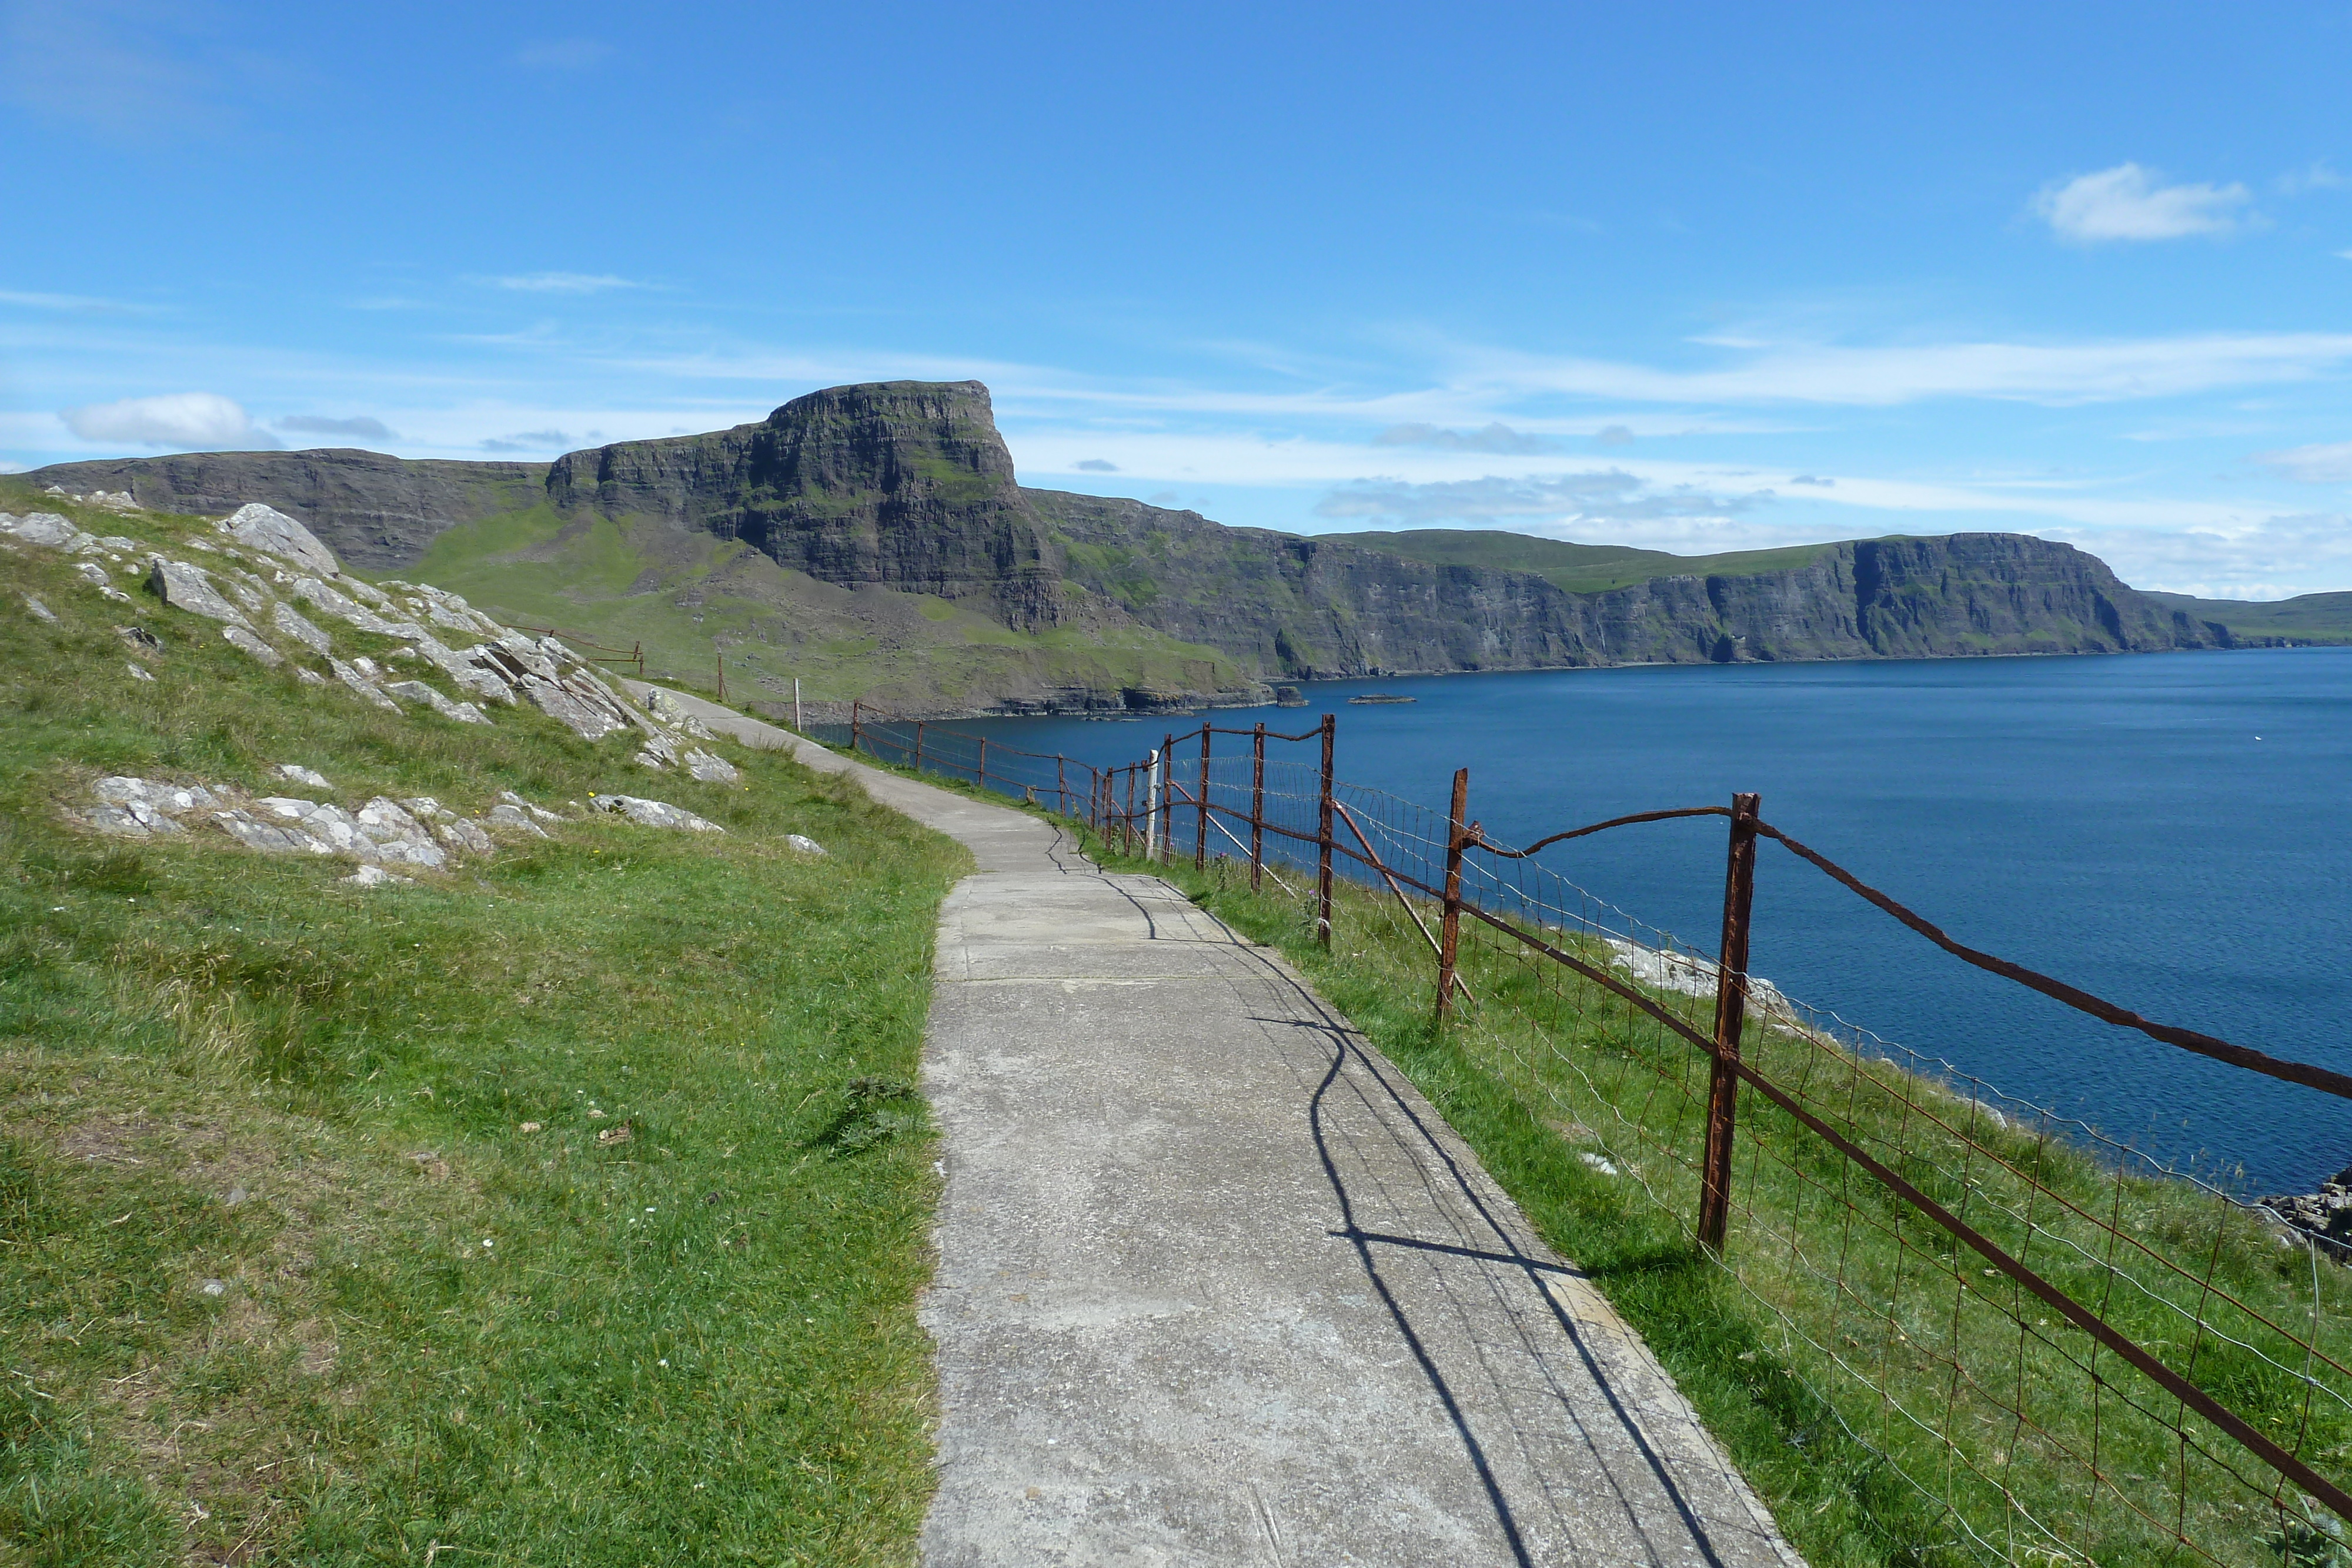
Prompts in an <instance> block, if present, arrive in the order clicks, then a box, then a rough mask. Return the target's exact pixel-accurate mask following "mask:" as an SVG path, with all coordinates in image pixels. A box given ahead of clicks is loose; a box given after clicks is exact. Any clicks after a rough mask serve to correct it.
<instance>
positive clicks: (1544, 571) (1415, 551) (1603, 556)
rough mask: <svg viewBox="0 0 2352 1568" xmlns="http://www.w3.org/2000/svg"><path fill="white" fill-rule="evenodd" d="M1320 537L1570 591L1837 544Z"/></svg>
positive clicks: (1758, 564)
mask: <svg viewBox="0 0 2352 1568" xmlns="http://www.w3.org/2000/svg"><path fill="white" fill-rule="evenodd" d="M1315 537H1316V538H1320V539H1325V540H1328V541H1329V542H1331V543H1333V544H1347V545H1354V546H1355V547H1356V548H1357V549H1370V550H1381V551H1384V552H1385V553H1387V554H1389V555H1401V556H1404V557H1406V558H1408V559H1412V560H1425V561H1433V562H1435V563H1436V564H1438V565H1440V566H1476V567H1485V568H1486V569H1488V570H1495V571H1531V572H1534V573H1535V574H1536V575H1537V576H1538V577H1542V578H1545V579H1547V580H1549V581H1550V582H1551V584H1552V586H1553V587H1555V588H1559V589H1562V590H1564V591H1567V592H1570V593H1605V592H1607V591H1609V590H1611V589H1614V588H1630V587H1632V586H1633V584H1634V583H1637V582H1647V581H1649V580H1651V579H1653V578H1658V577H1753V576H1756V575H1757V574H1759V573H1760V572H1768V571H1794V570H1797V569H1798V568H1800V567H1806V566H1811V564H1812V563H1813V562H1814V561H1815V560H1817V559H1820V557H1821V554H1822V551H1823V550H1826V549H1831V548H1832V546H1831V545H1830V544H1827V543H1823V544H1817V545H1790V546H1786V547H1784V548H1782V549H1755V550H1732V551H1730V552H1728V553H1727V554H1723V555H1670V554H1668V553H1667V552H1666V551H1664V550H1654V549H1634V548H1633V546H1631V545H1580V544H1571V543H1570V542H1568V541H1567V540H1565V539H1546V538H1536V537H1534V536H1533V535H1530V534H1515V533H1509V532H1507V531H1505V530H1503V529H1500V528H1401V529H1398V530H1396V531H1394V532H1383V531H1377V530H1376V531H1373V532H1370V533H1359V534H1318V535H1317V536H1315Z"/></svg>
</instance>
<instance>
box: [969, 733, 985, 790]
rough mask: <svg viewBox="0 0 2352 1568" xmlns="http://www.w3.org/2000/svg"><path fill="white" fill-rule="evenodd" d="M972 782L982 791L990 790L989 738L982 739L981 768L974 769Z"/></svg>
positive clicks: (983, 737)
mask: <svg viewBox="0 0 2352 1568" xmlns="http://www.w3.org/2000/svg"><path fill="white" fill-rule="evenodd" d="M972 781H973V782H974V783H976V784H978V785H979V786H980V787H981V788H982V789H987V788H988V737H986V736H984V735H983V736H982V737H980V766H979V767H978V768H974V769H972Z"/></svg>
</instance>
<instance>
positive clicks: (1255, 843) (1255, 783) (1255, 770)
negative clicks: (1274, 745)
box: [1250, 724, 1265, 893]
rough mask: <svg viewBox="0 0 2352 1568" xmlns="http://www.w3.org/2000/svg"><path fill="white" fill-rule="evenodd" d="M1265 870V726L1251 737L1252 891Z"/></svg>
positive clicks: (1259, 727) (1256, 886) (1259, 728)
mask: <svg viewBox="0 0 2352 1568" xmlns="http://www.w3.org/2000/svg"><path fill="white" fill-rule="evenodd" d="M1264 874H1265V725H1263V724H1260V725H1259V726H1258V727H1257V733H1256V734H1255V735H1254V736H1252V737H1250V891H1251V892H1252V893H1255V892H1256V891H1257V890H1258V879H1259V877H1261V876H1262V875H1264Z"/></svg>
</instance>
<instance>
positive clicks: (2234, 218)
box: [2033, 163, 2253, 245]
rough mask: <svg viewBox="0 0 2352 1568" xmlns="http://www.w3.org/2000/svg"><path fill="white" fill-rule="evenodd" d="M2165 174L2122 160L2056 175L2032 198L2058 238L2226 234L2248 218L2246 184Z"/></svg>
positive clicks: (2091, 240)
mask: <svg viewBox="0 0 2352 1568" xmlns="http://www.w3.org/2000/svg"><path fill="white" fill-rule="evenodd" d="M2161 178H2162V176H2160V175H2159V174H2158V173H2157V172H2156V171H2155V170H2153V169H2144V168H2142V167H2141V166H2140V165H2138V164H2137V163H2118V164H2116V166H2115V167H2114V168H2112V169H2102V170H2100V171H2099V172H2096V173H2095V174H2077V175H2075V176H2074V178H2073V179H2071V180H2064V181H2053V182H2052V183H2050V184H2047V185H2044V186H2043V187H2042V190H2041V192H2040V193H2039V194H2037V195H2036V196H2035V197H2034V198H2033V210H2034V212H2035V213H2037V214H2040V215H2041V217H2042V221H2043V222H2045V223H2047V224H2048V225H2050V227H2051V230H2052V231H2053V233H2055V234H2056V235H2058V237H2059V238H2061V239H2063V240H2069V241H2072V242H2074V244H2076V245H2096V244H2099V243H2101V242H2103V241H2106V240H2158V239H2185V238H2187V237H2189V235H2223V234H2229V233H2231V231H2233V230H2235V229H2236V228H2238V227H2239V226H2240V225H2242V223H2244V222H2245V221H2246V220H2245V218H2244V217H2243V216H2242V213H2243V211H2244V209H2245V208H2246V206H2247V205H2248V204H2250V203H2251V202H2252V200H2253V193H2252V192H2251V191H2249V190H2247V189H2246V188H2245V186H2243V185H2241V184H2235V183H2232V184H2228V185H2187V184H2183V185H2165V184H2159V183H2158V180H2160V179H2161Z"/></svg>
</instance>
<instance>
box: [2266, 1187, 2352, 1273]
mask: <svg viewBox="0 0 2352 1568" xmlns="http://www.w3.org/2000/svg"><path fill="white" fill-rule="evenodd" d="M2254 1201H2255V1202H2256V1203H2259V1204H2260V1205H2262V1207H2264V1208H2267V1209H2269V1210H2270V1211H2271V1212H2272V1213H2273V1214H2275V1215H2277V1216H2278V1217H2279V1218H2281V1219H2284V1220H2285V1221H2286V1222H2287V1223H2288V1224H2289V1225H2291V1226H2293V1227H2294V1228H2295V1229H2296V1230H2297V1231H2299V1232H2300V1233H2302V1235H2303V1236H2304V1237H2305V1239H2308V1240H2310V1241H2311V1242H2313V1243H2314V1244H2315V1245H2316V1246H2317V1247H2318V1248H2319V1249H2320V1250H2321V1251H2323V1252H2325V1253H2326V1254H2327V1255H2328V1256H2329V1257H2331V1258H2333V1259H2335V1260H2336V1261H2337V1262H2339V1263H2341V1262H2347V1261H2352V1166H2347V1167H2346V1168H2344V1169H2343V1170H2340V1171H2337V1172H2336V1174H2335V1175H2334V1176H2330V1177H2328V1178H2327V1179H2326V1181H2324V1182H2322V1183H2320V1184H2319V1190H2318V1191H2317V1192H2299V1193H2279V1194H2274V1195H2273V1196H2272V1197H2261V1198H2256V1199H2255V1200H2254Z"/></svg>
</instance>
